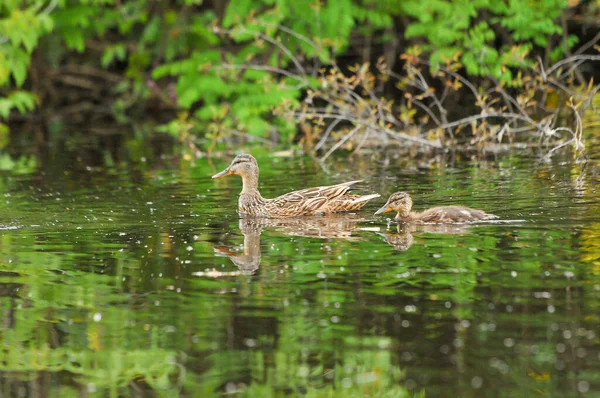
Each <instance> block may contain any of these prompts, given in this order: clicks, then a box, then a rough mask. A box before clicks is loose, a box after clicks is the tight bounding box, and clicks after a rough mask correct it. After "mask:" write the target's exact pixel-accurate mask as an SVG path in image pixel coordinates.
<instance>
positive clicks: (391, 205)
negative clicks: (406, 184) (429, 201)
mask: <svg viewBox="0 0 600 398" xmlns="http://www.w3.org/2000/svg"><path fill="white" fill-rule="evenodd" d="M412 205H413V202H412V199H411V198H410V195H409V194H407V193H406V192H396V193H394V194H392V196H390V198H389V199H388V201H387V202H386V203H385V204H384V205H383V206H381V208H380V209H379V210H377V211H376V212H375V214H376V215H377V214H383V213H388V212H390V211H397V212H398V215H397V216H396V218H400V217H408V214H409V213H410V209H412Z"/></svg>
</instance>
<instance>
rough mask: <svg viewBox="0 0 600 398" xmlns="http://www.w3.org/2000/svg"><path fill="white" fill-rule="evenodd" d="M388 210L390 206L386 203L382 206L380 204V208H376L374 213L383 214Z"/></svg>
mask: <svg viewBox="0 0 600 398" xmlns="http://www.w3.org/2000/svg"><path fill="white" fill-rule="evenodd" d="M390 211H392V209H391V208H390V206H388V204H387V203H386V204H384V205H383V206H381V208H379V210H377V211H376V212H375V215H378V214H383V213H389V212H390Z"/></svg>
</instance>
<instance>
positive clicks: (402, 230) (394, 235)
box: [378, 223, 471, 251]
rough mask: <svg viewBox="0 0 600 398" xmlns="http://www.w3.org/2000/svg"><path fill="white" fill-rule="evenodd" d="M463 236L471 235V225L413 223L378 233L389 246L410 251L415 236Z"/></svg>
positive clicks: (402, 224) (401, 224)
mask: <svg viewBox="0 0 600 398" xmlns="http://www.w3.org/2000/svg"><path fill="white" fill-rule="evenodd" d="M423 232H424V233H431V234H446V235H463V234H469V233H471V229H470V226H469V225H464V224H462V225H461V224H424V225H416V224H412V223H398V224H396V231H393V229H392V230H390V229H388V230H387V231H385V232H384V233H378V234H379V235H381V236H383V237H384V238H385V241H386V243H387V244H389V245H390V246H392V247H393V248H394V249H396V250H400V251H405V250H408V249H409V248H410V247H411V246H412V245H413V243H414V241H415V238H414V235H418V234H420V233H423Z"/></svg>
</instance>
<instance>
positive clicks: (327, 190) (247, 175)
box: [212, 155, 379, 218]
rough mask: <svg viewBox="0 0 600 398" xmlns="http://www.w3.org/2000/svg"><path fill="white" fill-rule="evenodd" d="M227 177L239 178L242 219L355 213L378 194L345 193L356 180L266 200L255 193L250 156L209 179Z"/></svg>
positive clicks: (255, 177)
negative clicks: (341, 212)
mask: <svg viewBox="0 0 600 398" xmlns="http://www.w3.org/2000/svg"><path fill="white" fill-rule="evenodd" d="M230 175H239V176H240V177H242V185H243V188H242V192H241V193H240V198H239V200H238V208H239V212H240V215H243V216H257V217H272V218H280V217H293V216H308V215H314V214H320V213H335V212H339V211H356V210H358V209H360V208H361V207H363V206H364V205H365V204H366V203H367V202H368V201H369V200H370V199H373V198H377V197H379V194H372V195H351V194H349V193H348V190H349V189H350V186H352V185H354V184H356V183H357V182H360V180H357V181H350V182H344V183H342V184H337V185H330V186H324V187H315V188H307V189H302V190H299V191H294V192H290V193H286V194H284V195H281V196H278V197H276V198H273V199H266V198H263V197H262V195H261V194H260V192H258V163H257V162H256V159H254V156H252V155H238V156H236V157H235V159H233V161H232V162H231V164H230V165H229V167H227V168H226V169H225V170H223V171H222V172H220V173H217V174H215V175H214V176H212V178H221V177H225V176H230Z"/></svg>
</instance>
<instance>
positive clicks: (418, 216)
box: [375, 192, 498, 224]
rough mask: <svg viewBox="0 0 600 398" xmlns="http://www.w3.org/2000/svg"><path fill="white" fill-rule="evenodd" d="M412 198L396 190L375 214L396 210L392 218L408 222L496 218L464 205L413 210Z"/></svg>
mask: <svg viewBox="0 0 600 398" xmlns="http://www.w3.org/2000/svg"><path fill="white" fill-rule="evenodd" d="M412 205H413V202H412V199H411V197H410V195H409V194H408V193H406V192H396V193H394V194H392V196H390V198H389V199H388V201H387V202H386V203H385V204H384V205H383V206H382V207H381V208H380V209H379V210H377V211H376V212H375V214H376V215H377V214H383V213H388V212H390V211H396V212H398V213H397V214H396V217H395V218H394V219H395V220H396V221H397V222H409V223H419V224H422V223H432V224H435V223H440V224H441V223H468V222H475V221H484V220H492V219H495V218H498V216H495V215H493V214H488V213H486V212H484V211H483V210H477V209H471V208H469V207H464V206H439V207H433V208H431V209H428V210H425V211H423V212H421V213H417V212H413V211H411V209H412Z"/></svg>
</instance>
